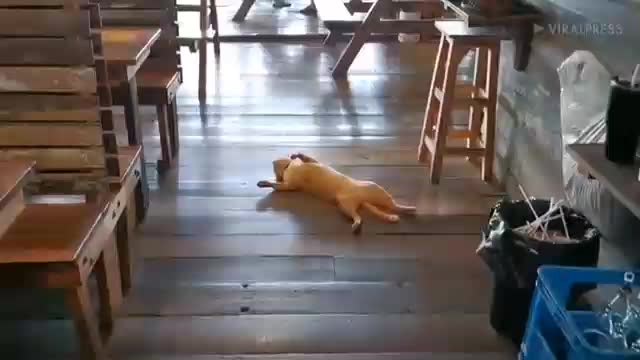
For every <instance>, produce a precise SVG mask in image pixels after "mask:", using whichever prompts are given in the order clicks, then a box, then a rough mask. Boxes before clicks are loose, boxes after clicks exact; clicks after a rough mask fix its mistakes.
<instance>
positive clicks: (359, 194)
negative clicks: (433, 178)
mask: <svg viewBox="0 0 640 360" xmlns="http://www.w3.org/2000/svg"><path fill="white" fill-rule="evenodd" d="M273 171H274V173H275V175H276V182H272V181H268V180H263V181H260V182H258V186H259V187H261V188H267V187H270V188H273V189H275V190H276V191H302V192H306V193H309V194H311V195H314V196H316V197H318V198H320V199H323V200H327V201H330V202H332V203H334V204H337V205H338V207H339V208H340V210H342V212H344V213H345V214H346V215H347V216H349V217H350V218H351V219H353V225H352V227H351V228H352V230H353V232H354V233H357V232H359V231H360V229H361V226H362V218H361V217H360V215H359V214H358V210H359V209H360V207H361V206H362V207H364V208H366V209H367V210H369V211H371V212H372V213H373V214H374V215H376V216H378V217H379V218H380V219H382V220H384V221H387V222H397V221H398V220H399V218H398V215H396V214H395V213H415V211H416V208H415V207H410V206H402V205H398V204H397V203H396V202H395V201H394V200H393V198H392V197H391V195H389V193H388V192H386V191H385V190H384V189H383V188H382V187H381V186H380V185H378V184H376V183H374V182H371V181H359V180H355V179H352V178H350V177H348V176H346V175H344V174H341V173H339V172H337V171H336V170H334V169H332V168H330V167H329V166H326V165H323V164H321V163H319V162H318V161H316V160H315V159H313V158H310V157H309V156H306V155H304V154H293V155H291V157H290V158H289V159H278V160H275V161H274V162H273Z"/></svg>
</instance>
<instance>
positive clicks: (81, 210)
mask: <svg viewBox="0 0 640 360" xmlns="http://www.w3.org/2000/svg"><path fill="white" fill-rule="evenodd" d="M108 205H109V204H108V203H106V202H100V203H97V204H95V203H87V204H65V205H52V204H42V205H41V204H36V205H29V206H27V207H26V209H25V210H24V211H23V212H22V214H20V215H19V216H18V218H17V219H16V221H15V222H14V223H13V224H12V225H11V226H10V227H9V229H7V232H6V233H5V234H4V236H3V237H2V238H1V239H0V263H2V264H9V263H47V262H71V261H74V260H75V258H76V255H77V254H78V253H79V252H80V250H81V249H82V247H83V245H84V244H85V242H86V241H87V239H89V238H90V237H91V235H92V233H93V231H94V229H96V227H97V226H98V224H99V223H100V221H101V219H102V218H103V215H104V212H105V210H106V208H107V206H108ZM34 224H38V226H34ZM88 261H89V259H87V262H88ZM93 261H97V259H93Z"/></svg>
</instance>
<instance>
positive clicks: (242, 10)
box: [231, 0, 256, 22]
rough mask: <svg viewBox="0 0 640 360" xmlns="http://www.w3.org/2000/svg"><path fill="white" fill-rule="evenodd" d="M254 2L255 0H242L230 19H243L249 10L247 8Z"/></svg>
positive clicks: (239, 20)
mask: <svg viewBox="0 0 640 360" xmlns="http://www.w3.org/2000/svg"><path fill="white" fill-rule="evenodd" d="M255 2H256V0H242V3H241V4H240V7H239V8H238V11H236V13H235V15H233V18H232V19H231V21H233V22H242V21H244V18H245V17H246V16H247V13H248V12H249V10H250V9H251V7H252V6H253V4H254V3H255Z"/></svg>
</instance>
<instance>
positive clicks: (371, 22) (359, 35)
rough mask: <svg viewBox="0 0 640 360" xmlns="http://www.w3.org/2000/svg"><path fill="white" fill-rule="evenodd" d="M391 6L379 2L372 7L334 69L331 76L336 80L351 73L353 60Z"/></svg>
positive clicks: (379, 0) (387, 3)
mask: <svg viewBox="0 0 640 360" xmlns="http://www.w3.org/2000/svg"><path fill="white" fill-rule="evenodd" d="M389 4H391V1H390V0H377V1H376V2H375V3H373V5H371V8H369V11H368V12H367V15H366V16H365V18H364V20H363V21H362V25H360V27H358V29H357V30H356V32H355V33H354V34H353V37H352V38H351V41H349V44H348V45H347V47H346V48H345V49H344V51H343V52H342V54H341V55H340V59H338V62H337V63H336V65H335V67H334V68H333V71H332V72H331V75H332V76H333V77H334V78H343V77H345V76H346V75H347V71H349V68H350V67H351V64H353V60H355V58H356V56H357V55H358V53H359V52H360V49H362V46H363V45H364V44H365V43H366V42H367V39H369V36H370V35H371V32H372V30H374V29H375V25H376V24H377V23H379V21H380V16H381V15H382V14H383V13H384V12H385V11H386V10H387V9H388V8H389Z"/></svg>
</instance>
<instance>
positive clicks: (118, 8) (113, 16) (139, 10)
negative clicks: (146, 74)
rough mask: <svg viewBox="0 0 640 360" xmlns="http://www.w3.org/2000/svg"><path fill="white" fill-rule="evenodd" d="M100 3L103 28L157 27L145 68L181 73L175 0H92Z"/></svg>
mask: <svg viewBox="0 0 640 360" xmlns="http://www.w3.org/2000/svg"><path fill="white" fill-rule="evenodd" d="M92 1H97V3H99V4H100V10H101V16H102V23H103V24H104V26H133V27H147V26H149V27H158V28H160V29H161V30H162V33H161V35H160V39H158V41H156V43H155V44H154V45H153V47H152V48H151V54H150V56H149V59H147V60H146V61H145V67H152V68H155V69H162V70H165V71H180V69H181V63H180V47H179V45H178V13H177V9H176V0H92Z"/></svg>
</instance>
